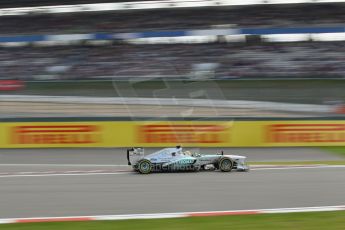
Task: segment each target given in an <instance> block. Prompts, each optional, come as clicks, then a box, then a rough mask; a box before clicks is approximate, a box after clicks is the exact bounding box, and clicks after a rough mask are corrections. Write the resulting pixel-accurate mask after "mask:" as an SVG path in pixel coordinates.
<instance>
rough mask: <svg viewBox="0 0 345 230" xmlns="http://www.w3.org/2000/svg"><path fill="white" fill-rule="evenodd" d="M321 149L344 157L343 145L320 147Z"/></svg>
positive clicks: (344, 147)
mask: <svg viewBox="0 0 345 230" xmlns="http://www.w3.org/2000/svg"><path fill="white" fill-rule="evenodd" d="M322 149H324V150H326V151H328V152H332V153H335V154H337V155H340V156H343V157H344V158H345V146H336V147H322Z"/></svg>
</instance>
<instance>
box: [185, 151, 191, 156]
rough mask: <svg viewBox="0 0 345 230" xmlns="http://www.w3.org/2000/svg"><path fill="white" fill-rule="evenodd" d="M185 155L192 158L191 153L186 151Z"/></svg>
mask: <svg viewBox="0 0 345 230" xmlns="http://www.w3.org/2000/svg"><path fill="white" fill-rule="evenodd" d="M184 155H186V156H192V153H191V152H190V151H185V152H184Z"/></svg>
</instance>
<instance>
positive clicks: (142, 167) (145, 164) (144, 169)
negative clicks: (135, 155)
mask: <svg viewBox="0 0 345 230" xmlns="http://www.w3.org/2000/svg"><path fill="white" fill-rule="evenodd" d="M151 171H152V164H151V162H150V161H149V160H146V159H142V160H140V161H139V162H138V172H139V173H141V174H149V173H151Z"/></svg>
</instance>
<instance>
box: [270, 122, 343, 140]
mask: <svg viewBox="0 0 345 230" xmlns="http://www.w3.org/2000/svg"><path fill="white" fill-rule="evenodd" d="M344 141H345V124H274V125H269V126H268V129H267V142H269V143H307V142H319V143H321V142H333V143H336V142H344Z"/></svg>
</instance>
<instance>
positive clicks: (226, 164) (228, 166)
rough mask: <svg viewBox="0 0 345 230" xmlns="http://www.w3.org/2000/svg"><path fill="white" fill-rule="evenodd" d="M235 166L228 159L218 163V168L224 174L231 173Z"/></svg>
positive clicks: (222, 159)
mask: <svg viewBox="0 0 345 230" xmlns="http://www.w3.org/2000/svg"><path fill="white" fill-rule="evenodd" d="M233 165H234V164H233V162H232V160H231V159H230V158H228V157H222V158H221V159H220V160H219V162H218V167H219V169H220V171H222V172H231V170H232V167H233Z"/></svg>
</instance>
